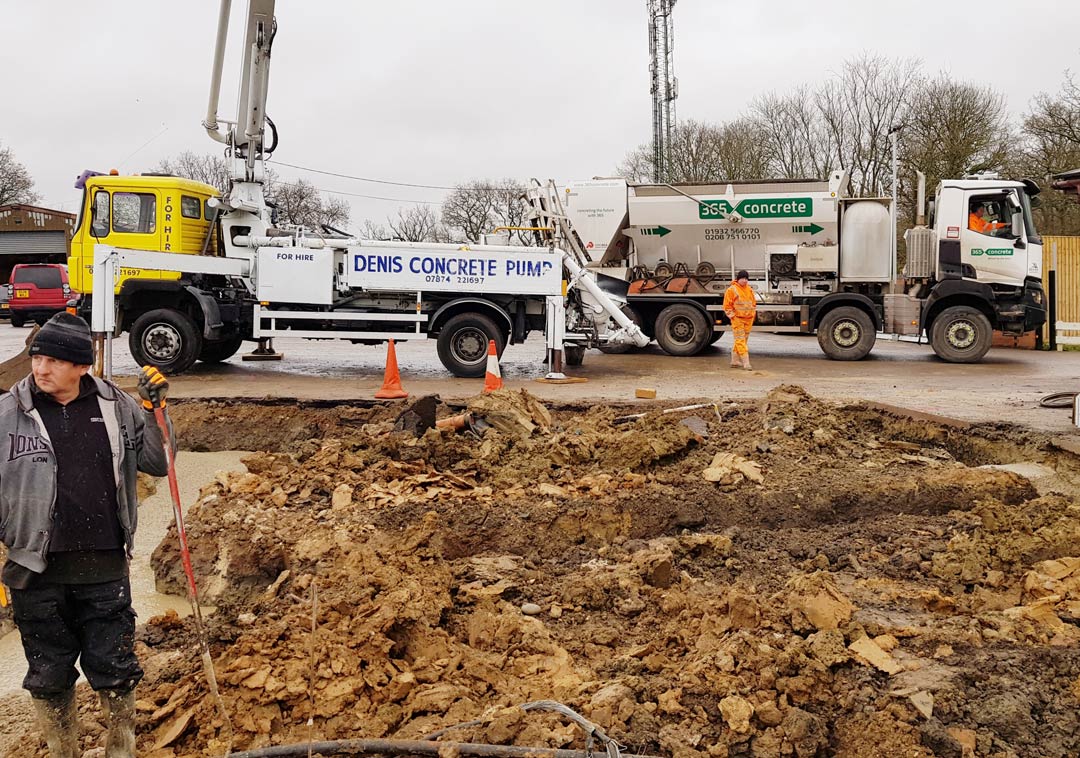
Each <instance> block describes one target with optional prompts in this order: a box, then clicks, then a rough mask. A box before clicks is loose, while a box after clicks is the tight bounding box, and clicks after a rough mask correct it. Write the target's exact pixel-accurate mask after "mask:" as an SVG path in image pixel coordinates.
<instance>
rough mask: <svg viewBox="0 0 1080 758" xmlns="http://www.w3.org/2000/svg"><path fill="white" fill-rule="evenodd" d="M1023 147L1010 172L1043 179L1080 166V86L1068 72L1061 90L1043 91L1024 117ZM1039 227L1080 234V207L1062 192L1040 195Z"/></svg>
mask: <svg viewBox="0 0 1080 758" xmlns="http://www.w3.org/2000/svg"><path fill="white" fill-rule="evenodd" d="M1023 137H1024V145H1023V149H1022V150H1020V151H1018V152H1016V153H1014V154H1012V155H1011V156H1010V166H1009V170H1010V173H1012V174H1013V175H1016V176H1028V177H1031V178H1033V179H1036V180H1038V181H1040V182H1041V183H1042V184H1043V187H1044V188H1046V186H1047V185H1048V184H1049V181H1050V177H1051V176H1053V175H1054V174H1059V173H1061V172H1063V171H1068V170H1071V169H1074V168H1080V86H1078V85H1077V83H1076V81H1075V80H1074V79H1073V78H1072V77H1071V76H1069V75H1066V77H1065V82H1064V84H1063V85H1062V88H1061V91H1060V92H1058V93H1057V94H1055V95H1050V94H1048V93H1042V94H1040V95H1039V96H1038V97H1036V98H1035V100H1034V101H1033V103H1032V108H1031V111H1030V112H1029V113H1028V114H1027V115H1026V116H1025V117H1024V124H1023ZM1039 200H1040V201H1041V202H1040V206H1041V207H1040V209H1039V210H1038V212H1037V216H1038V218H1037V223H1038V226H1039V230H1040V231H1041V232H1042V233H1044V234H1066V235H1075V234H1080V206H1078V205H1077V204H1076V203H1075V202H1073V201H1072V200H1071V199H1069V198H1068V197H1066V196H1065V195H1063V194H1062V193H1059V192H1053V191H1047V192H1043V193H1042V194H1041V195H1040V196H1039Z"/></svg>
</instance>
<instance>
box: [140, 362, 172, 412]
mask: <svg viewBox="0 0 1080 758" xmlns="http://www.w3.org/2000/svg"><path fill="white" fill-rule="evenodd" d="M168 394H169V380H168V379H166V378H165V374H163V373H161V372H160V371H158V370H157V369H156V368H154V367H153V366H143V367H142V370H140V371H139V397H141V398H142V404H143V408H145V409H146V410H148V411H152V410H154V409H155V408H164V407H165V396H166V395H168Z"/></svg>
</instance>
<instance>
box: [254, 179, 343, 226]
mask: <svg viewBox="0 0 1080 758" xmlns="http://www.w3.org/2000/svg"><path fill="white" fill-rule="evenodd" d="M271 201H272V203H273V204H274V205H275V206H276V208H277V221H276V222H277V223H284V224H294V225H296V226H304V227H308V228H309V229H318V228H319V227H320V226H321V225H322V224H328V225H330V226H336V227H338V228H341V227H344V226H346V225H347V224H348V223H349V212H350V208H349V203H348V202H347V201H346V200H344V199H342V198H337V197H326V198H324V197H323V196H322V195H321V194H320V192H319V188H318V187H316V186H315V185H314V184H311V183H310V182H306V181H304V180H303V179H300V180H298V181H296V182H281V181H279V182H277V183H276V185H275V186H274V192H273V197H272V199H271Z"/></svg>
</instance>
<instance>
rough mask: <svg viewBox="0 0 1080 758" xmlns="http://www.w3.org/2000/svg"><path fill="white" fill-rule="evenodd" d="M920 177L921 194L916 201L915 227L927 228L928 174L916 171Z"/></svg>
mask: <svg viewBox="0 0 1080 758" xmlns="http://www.w3.org/2000/svg"><path fill="white" fill-rule="evenodd" d="M915 175H916V176H918V177H919V193H918V195H917V196H916V200H915V226H926V174H924V173H923V172H922V171H918V170H916V171H915Z"/></svg>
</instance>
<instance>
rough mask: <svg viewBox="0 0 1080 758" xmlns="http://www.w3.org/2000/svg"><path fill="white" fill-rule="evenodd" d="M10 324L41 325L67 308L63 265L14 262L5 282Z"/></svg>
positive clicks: (66, 274)
mask: <svg viewBox="0 0 1080 758" xmlns="http://www.w3.org/2000/svg"><path fill="white" fill-rule="evenodd" d="M7 287H8V295H9V297H10V300H9V302H10V308H11V325H12V326H22V325H24V324H25V323H27V322H28V321H36V322H38V323H39V324H44V323H45V322H46V321H48V320H49V318H50V317H51V316H52V315H53V314H54V313H59V312H60V311H62V310H64V308H66V307H67V301H68V299H69V298H70V297H71V288H70V287H69V286H68V272H67V266H65V265H64V264H62V263H18V264H16V265H15V267H14V268H13V269H12V270H11V279H10V280H9V282H8V286H7Z"/></svg>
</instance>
